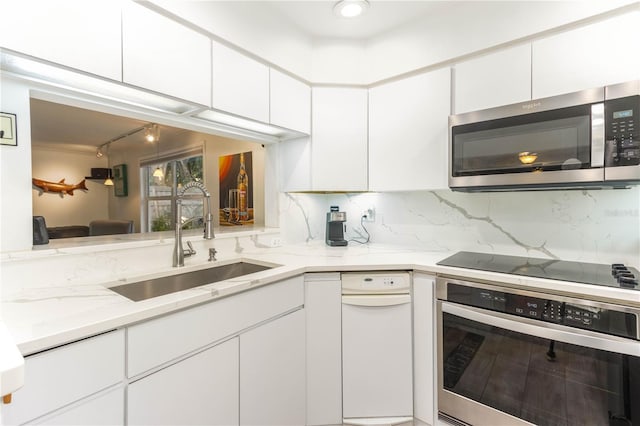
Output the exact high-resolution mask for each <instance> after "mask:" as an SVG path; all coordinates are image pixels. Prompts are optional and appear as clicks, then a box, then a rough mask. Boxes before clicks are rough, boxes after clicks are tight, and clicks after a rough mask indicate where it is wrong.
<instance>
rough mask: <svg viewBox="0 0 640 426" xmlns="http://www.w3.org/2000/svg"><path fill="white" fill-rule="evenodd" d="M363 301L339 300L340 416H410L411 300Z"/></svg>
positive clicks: (356, 298) (398, 297) (392, 297)
mask: <svg viewBox="0 0 640 426" xmlns="http://www.w3.org/2000/svg"><path fill="white" fill-rule="evenodd" d="M368 297H370V298H371V301H372V302H373V303H371V304H369V305H367V303H362V302H363V296H348V295H343V296H342V370H343V371H342V374H343V380H342V388H343V389H342V392H343V417H344V418H345V419H348V418H363V417H405V416H412V414H413V386H412V383H413V382H412V355H411V354H412V345H411V297H410V295H409V294H406V295H376V296H368ZM350 298H353V299H354V300H353V302H355V303H354V304H351V302H352V301H350ZM371 305H373V306H371Z"/></svg>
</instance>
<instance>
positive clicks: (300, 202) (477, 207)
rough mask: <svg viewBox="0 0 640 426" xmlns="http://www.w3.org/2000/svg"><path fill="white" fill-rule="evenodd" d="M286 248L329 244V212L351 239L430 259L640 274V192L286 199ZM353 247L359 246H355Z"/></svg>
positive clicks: (284, 196) (313, 195) (400, 194)
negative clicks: (454, 255) (508, 260)
mask: <svg viewBox="0 0 640 426" xmlns="http://www.w3.org/2000/svg"><path fill="white" fill-rule="evenodd" d="M280 197H281V198H280V227H281V233H282V237H283V239H284V241H285V242H286V243H300V242H312V241H318V240H319V241H323V240H324V238H325V221H326V212H328V211H329V207H330V206H332V205H337V206H339V207H340V210H341V211H346V212H347V219H348V220H347V232H346V238H347V239H355V240H364V239H365V238H366V233H365V231H364V230H363V228H362V226H361V223H360V217H361V216H362V214H363V212H364V211H365V210H367V209H369V208H374V209H375V220H374V222H365V223H364V226H365V227H366V229H367V231H368V232H369V234H370V236H371V239H370V241H371V242H374V243H380V244H394V245H396V244H397V245H403V246H407V247H412V248H416V249H420V250H424V251H435V252H438V251H442V252H450V251H458V250H469V251H481V252H491V253H502V254H513V255H518V256H528V257H541V258H558V259H565V260H576V261H584V262H597V263H613V262H623V263H625V264H628V265H631V266H634V267H636V268H639V267H640V187H633V188H630V189H621V190H572V191H526V192H505V193H460V192H451V191H447V190H443V191H421V192H393V193H360V194H316V193H311V194H309V193H283V194H281V195H280ZM349 244H357V243H356V242H350V243H349Z"/></svg>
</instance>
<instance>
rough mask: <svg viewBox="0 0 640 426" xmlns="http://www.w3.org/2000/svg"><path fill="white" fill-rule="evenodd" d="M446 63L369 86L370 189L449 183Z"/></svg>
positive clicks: (444, 185) (405, 188) (434, 186)
mask: <svg viewBox="0 0 640 426" xmlns="http://www.w3.org/2000/svg"><path fill="white" fill-rule="evenodd" d="M450 75H451V74H450V70H449V69H448V68H444V69H440V70H436V71H432V72H428V73H424V74H420V75H416V76H414V77H409V78H405V79H402V80H399V81H395V82H392V83H388V84H384V85H382V86H378V87H374V88H372V89H370V91H369V189H370V190H371V191H411V190H424V189H442V188H447V171H448V167H447V162H448V160H447V158H448V151H447V145H448V142H447V141H448V137H447V133H448V116H449V111H450V104H451V102H450V98H451V95H450V91H449V88H450Z"/></svg>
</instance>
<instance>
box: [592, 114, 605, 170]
mask: <svg viewBox="0 0 640 426" xmlns="http://www.w3.org/2000/svg"><path fill="white" fill-rule="evenodd" d="M604 131H605V126H604V103H602V102H601V103H597V104H593V105H591V167H603V166H604Z"/></svg>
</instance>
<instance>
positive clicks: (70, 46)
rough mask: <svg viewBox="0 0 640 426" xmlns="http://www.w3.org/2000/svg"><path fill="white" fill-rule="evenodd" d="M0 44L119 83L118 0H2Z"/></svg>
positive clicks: (120, 68)
mask: <svg viewBox="0 0 640 426" xmlns="http://www.w3.org/2000/svg"><path fill="white" fill-rule="evenodd" d="M0 13H1V14H2V17H3V18H2V24H1V25H0V46H2V47H4V48H7V49H11V50H15V51H18V52H22V53H26V54H28V55H31V56H34V57H37V58H41V59H45V60H47V61H51V62H55V63H57V64H61V65H66V66H68V67H71V68H76V69H79V70H83V71H86V72H89V73H92V74H96V75H99V76H102V77H107V78H110V79H113V80H117V81H120V79H121V78H122V74H121V70H122V60H121V43H120V29H121V25H120V13H121V3H120V2H116V1H91V2H89V1H86V0H57V1H36V0H20V1H3V2H2V5H1V6H0Z"/></svg>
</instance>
